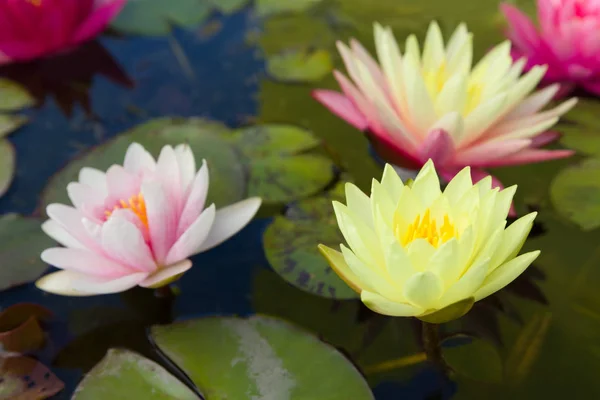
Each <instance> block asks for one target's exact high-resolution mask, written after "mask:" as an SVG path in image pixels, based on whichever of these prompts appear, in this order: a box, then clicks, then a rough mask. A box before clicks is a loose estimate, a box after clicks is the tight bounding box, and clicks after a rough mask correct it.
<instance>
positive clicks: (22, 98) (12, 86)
mask: <svg viewBox="0 0 600 400" xmlns="http://www.w3.org/2000/svg"><path fill="white" fill-rule="evenodd" d="M34 104H35V99H34V98H33V97H32V96H31V94H29V92H28V91H27V89H25V88H24V87H23V86H21V85H19V84H18V83H15V82H13V81H11V80H8V79H4V78H0V111H15V110H20V109H23V108H26V107H30V106H32V105H34Z"/></svg>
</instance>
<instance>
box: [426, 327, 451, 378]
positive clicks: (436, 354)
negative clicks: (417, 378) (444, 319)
mask: <svg viewBox="0 0 600 400" xmlns="http://www.w3.org/2000/svg"><path fill="white" fill-rule="evenodd" d="M421 322H422V337H423V347H424V348H425V354H426V355H427V360H428V361H429V362H431V363H432V364H433V365H434V366H435V367H436V368H438V369H439V370H440V371H441V372H443V373H444V374H447V372H448V371H449V368H448V365H447V364H446V361H444V357H443V356H442V345H441V341H440V330H439V325H438V324H431V323H429V322H425V321H421Z"/></svg>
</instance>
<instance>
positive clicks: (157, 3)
mask: <svg viewBox="0 0 600 400" xmlns="http://www.w3.org/2000/svg"><path fill="white" fill-rule="evenodd" d="M211 11H212V4H210V2H208V1H206V0H176V1H164V0H135V1H128V2H127V4H126V5H125V7H124V8H123V11H121V13H120V14H119V16H118V17H117V18H116V19H115V20H114V21H113V22H112V24H111V26H112V27H113V28H115V29H116V30H118V31H121V32H124V33H130V34H137V35H148V36H160V35H167V34H169V33H170V32H171V29H172V28H173V26H175V25H179V26H194V25H199V24H201V23H202V22H204V21H205V20H206V19H207V18H208V17H209V15H210V13H211Z"/></svg>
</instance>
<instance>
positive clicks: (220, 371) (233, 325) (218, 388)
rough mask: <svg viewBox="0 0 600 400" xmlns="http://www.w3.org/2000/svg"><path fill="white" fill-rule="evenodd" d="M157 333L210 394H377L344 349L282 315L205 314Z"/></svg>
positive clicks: (359, 397)
mask: <svg viewBox="0 0 600 400" xmlns="http://www.w3.org/2000/svg"><path fill="white" fill-rule="evenodd" d="M152 337H153V338H154V340H155V342H156V344H157V345H158V347H159V348H160V349H161V350H162V351H163V352H164V353H165V354H166V355H167V356H168V357H169V358H170V359H171V360H172V361H173V362H175V363H176V364H177V365H178V366H179V367H180V368H181V369H183V371H184V372H185V373H186V374H187V376H189V377H190V379H191V380H192V381H193V382H194V383H195V384H196V386H197V387H198V388H199V389H200V390H201V392H202V393H203V394H204V396H205V397H206V398H207V399H211V398H215V399H217V398H223V399H225V398H228V399H250V398H263V399H267V398H269V399H328V400H338V399H339V400H348V399H352V400H363V399H364V400H367V399H374V397H373V394H372V393H371V390H370V389H369V386H368V385H367V383H366V382H365V380H364V378H363V377H362V376H361V374H360V372H358V370H356V368H355V367H354V366H353V365H352V363H351V362H350V361H349V360H347V359H346V358H345V357H344V356H343V355H342V354H341V353H340V352H338V351H337V350H336V349H335V348H334V347H332V346H329V345H328V344H325V343H323V342H321V341H320V340H319V339H317V338H316V337H315V336H313V335H311V334H310V333H308V332H307V331H304V330H302V329H300V328H298V327H296V326H294V325H291V324H289V323H288V322H285V321H283V320H280V319H277V318H273V317H266V316H253V317H250V318H248V319H245V318H234V317H209V318H202V319H197V320H190V321H183V322H177V323H174V324H172V325H160V326H154V327H153V328H152Z"/></svg>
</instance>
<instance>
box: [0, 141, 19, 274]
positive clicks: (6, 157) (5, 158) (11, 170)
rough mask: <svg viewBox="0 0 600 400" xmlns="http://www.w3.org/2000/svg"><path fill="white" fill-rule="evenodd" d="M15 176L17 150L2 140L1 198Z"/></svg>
mask: <svg viewBox="0 0 600 400" xmlns="http://www.w3.org/2000/svg"><path fill="white" fill-rule="evenodd" d="M14 175H15V150H14V149H13V146H12V144H10V142H9V141H8V140H5V139H0V197H2V196H3V195H4V193H6V191H7V190H8V188H9V187H10V184H11V182H12V180H13V177H14ZM0 285H1V284H0Z"/></svg>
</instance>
